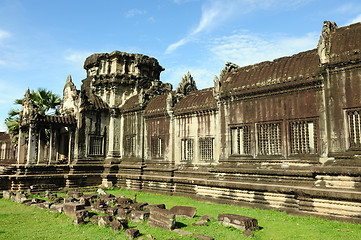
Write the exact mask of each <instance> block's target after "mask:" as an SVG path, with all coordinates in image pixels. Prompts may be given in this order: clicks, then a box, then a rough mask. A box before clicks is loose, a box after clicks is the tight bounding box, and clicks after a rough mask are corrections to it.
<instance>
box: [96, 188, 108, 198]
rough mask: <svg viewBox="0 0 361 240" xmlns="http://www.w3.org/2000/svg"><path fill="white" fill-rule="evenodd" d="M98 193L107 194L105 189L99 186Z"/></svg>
mask: <svg viewBox="0 0 361 240" xmlns="http://www.w3.org/2000/svg"><path fill="white" fill-rule="evenodd" d="M97 193H98V194H99V195H101V196H102V195H105V194H107V193H106V192H105V191H104V190H103V189H101V188H99V189H98V190H97Z"/></svg>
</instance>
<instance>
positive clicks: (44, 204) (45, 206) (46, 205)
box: [39, 202, 53, 209]
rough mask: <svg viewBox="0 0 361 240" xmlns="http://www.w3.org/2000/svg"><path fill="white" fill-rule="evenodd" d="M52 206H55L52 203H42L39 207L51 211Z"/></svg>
mask: <svg viewBox="0 0 361 240" xmlns="http://www.w3.org/2000/svg"><path fill="white" fill-rule="evenodd" d="M51 205H53V203H51V202H43V203H40V205H39V207H40V208H41V209H49V208H50V207H51Z"/></svg>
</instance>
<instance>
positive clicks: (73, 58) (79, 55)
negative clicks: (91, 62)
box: [65, 51, 92, 63]
mask: <svg viewBox="0 0 361 240" xmlns="http://www.w3.org/2000/svg"><path fill="white" fill-rule="evenodd" d="M91 54H92V53H91V52H86V51H83V52H72V53H68V54H67V56H66V57H65V60H66V61H68V62H72V63H79V62H81V63H83V62H84V61H85V59H86V58H87V57H88V56H90V55H91Z"/></svg>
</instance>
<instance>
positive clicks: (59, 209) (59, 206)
mask: <svg viewBox="0 0 361 240" xmlns="http://www.w3.org/2000/svg"><path fill="white" fill-rule="evenodd" d="M50 212H52V213H57V212H60V213H61V212H63V204H60V203H59V204H53V205H51V206H50Z"/></svg>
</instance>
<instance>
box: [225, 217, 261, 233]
mask: <svg viewBox="0 0 361 240" xmlns="http://www.w3.org/2000/svg"><path fill="white" fill-rule="evenodd" d="M218 222H219V223H220V224H222V225H223V226H227V227H228V226H232V227H235V228H237V229H239V230H247V229H250V230H258V221H257V219H255V218H250V217H245V216H240V215H235V214H218Z"/></svg>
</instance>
